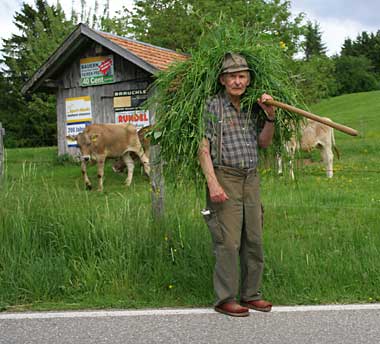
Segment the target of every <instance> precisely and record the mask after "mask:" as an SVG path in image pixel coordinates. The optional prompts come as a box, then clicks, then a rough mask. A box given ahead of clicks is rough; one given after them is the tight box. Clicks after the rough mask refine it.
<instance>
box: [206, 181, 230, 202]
mask: <svg viewBox="0 0 380 344" xmlns="http://www.w3.org/2000/svg"><path fill="white" fill-rule="evenodd" d="M208 190H209V192H210V199H211V201H212V202H215V203H222V202H224V201H226V200H228V196H227V194H226V193H225V192H224V190H223V188H222V187H221V186H220V184H219V183H218V182H217V181H213V182H211V183H209V184H208Z"/></svg>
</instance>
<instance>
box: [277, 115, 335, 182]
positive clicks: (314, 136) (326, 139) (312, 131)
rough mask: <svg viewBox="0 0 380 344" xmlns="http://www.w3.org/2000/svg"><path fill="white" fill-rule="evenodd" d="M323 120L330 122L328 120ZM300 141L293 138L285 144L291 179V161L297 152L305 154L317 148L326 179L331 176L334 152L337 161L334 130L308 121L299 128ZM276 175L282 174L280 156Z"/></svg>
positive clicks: (292, 172) (292, 173) (292, 175)
mask: <svg viewBox="0 0 380 344" xmlns="http://www.w3.org/2000/svg"><path fill="white" fill-rule="evenodd" d="M324 119H326V120H328V121H331V120H330V119H329V118H326V117H324ZM300 134H301V135H300V139H299V140H297V138H296V137H295V136H293V137H292V138H291V139H290V141H288V142H286V144H285V150H286V152H287V153H288V155H289V158H290V161H289V171H290V172H289V173H290V176H291V178H292V179H294V171H293V160H294V156H295V153H296V151H297V150H299V149H301V150H302V151H305V152H310V151H311V150H313V149H314V148H318V149H319V150H320V152H321V158H322V160H323V162H324V164H325V166H326V174H327V177H328V178H332V176H333V160H334V154H333V149H334V150H335V152H336V154H337V157H338V159H339V152H338V150H337V148H336V146H335V138H334V129H333V128H331V127H329V126H327V125H325V124H322V123H319V122H316V121H313V120H310V119H308V120H307V121H306V123H305V124H304V125H302V126H301V133H300ZM277 163H278V173H280V174H281V173H282V159H281V156H280V155H278V156H277Z"/></svg>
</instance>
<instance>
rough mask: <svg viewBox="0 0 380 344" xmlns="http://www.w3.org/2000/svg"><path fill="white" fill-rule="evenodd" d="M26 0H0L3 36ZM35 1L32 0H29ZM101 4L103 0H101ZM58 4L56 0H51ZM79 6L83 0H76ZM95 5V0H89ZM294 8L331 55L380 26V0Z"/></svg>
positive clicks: (299, 0)
mask: <svg viewBox="0 0 380 344" xmlns="http://www.w3.org/2000/svg"><path fill="white" fill-rule="evenodd" d="M23 2H24V1H22V0H0V38H8V37H10V36H11V34H12V33H16V32H17V31H16V28H15V26H14V25H13V24H12V21H13V16H14V14H15V12H16V11H19V10H20V8H21V5H22V3H23ZM25 2H27V3H34V1H33V0H26V1H25ZM98 2H99V4H100V6H99V7H100V8H102V7H103V3H104V0H98ZM48 3H49V4H55V3H56V0H48ZM60 3H61V5H62V7H63V9H64V11H65V13H66V15H67V16H69V15H70V13H71V6H72V3H73V0H60ZM74 3H75V4H76V5H77V10H79V4H80V0H74ZM87 3H88V4H90V6H91V5H93V3H94V0H87ZM132 3H133V0H110V11H111V15H112V14H113V13H114V12H115V11H117V10H119V9H121V8H122V6H123V5H124V6H126V7H127V8H130V9H131V8H132ZM290 3H291V10H292V12H293V13H295V14H297V13H299V12H305V13H306V16H307V19H309V20H311V21H313V22H314V21H317V22H318V23H319V24H320V28H321V31H322V40H323V43H325V45H326V47H327V49H328V51H327V53H328V55H333V54H335V53H339V52H340V49H341V46H342V44H343V42H344V40H345V39H346V38H348V37H349V38H352V39H356V37H357V35H358V34H360V33H361V32H362V31H367V32H373V33H376V32H377V31H378V30H380V0H359V1H358V0H355V1H354V0H290Z"/></svg>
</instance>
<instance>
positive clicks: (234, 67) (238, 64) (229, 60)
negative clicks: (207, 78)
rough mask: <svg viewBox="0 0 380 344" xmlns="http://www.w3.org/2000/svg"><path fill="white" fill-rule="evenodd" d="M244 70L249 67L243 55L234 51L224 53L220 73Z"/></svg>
mask: <svg viewBox="0 0 380 344" xmlns="http://www.w3.org/2000/svg"><path fill="white" fill-rule="evenodd" d="M244 70H249V67H248V63H247V61H246V59H245V58H244V57H243V56H241V55H239V54H236V53H227V54H226V55H224V60H223V65H222V71H221V73H220V74H224V73H234V72H241V71H244Z"/></svg>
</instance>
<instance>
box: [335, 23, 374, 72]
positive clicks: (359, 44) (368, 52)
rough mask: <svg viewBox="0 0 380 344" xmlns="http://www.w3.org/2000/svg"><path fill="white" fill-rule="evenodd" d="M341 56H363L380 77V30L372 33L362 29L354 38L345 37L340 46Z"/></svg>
mask: <svg viewBox="0 0 380 344" xmlns="http://www.w3.org/2000/svg"><path fill="white" fill-rule="evenodd" d="M341 55H342V56H356V57H359V56H365V57H366V58H367V59H368V60H369V61H370V63H371V65H372V67H373V72H374V73H376V74H377V77H380V30H379V31H377V33H376V34H374V33H367V32H366V31H363V32H362V33H361V34H360V35H358V36H357V38H356V40H354V41H353V40H351V39H346V40H345V41H344V43H343V47H342V52H341Z"/></svg>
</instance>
